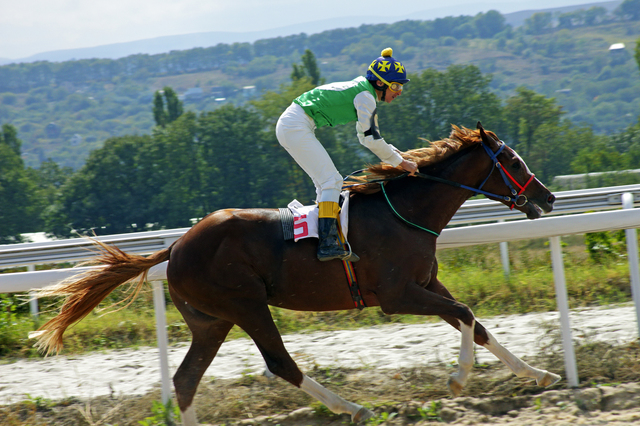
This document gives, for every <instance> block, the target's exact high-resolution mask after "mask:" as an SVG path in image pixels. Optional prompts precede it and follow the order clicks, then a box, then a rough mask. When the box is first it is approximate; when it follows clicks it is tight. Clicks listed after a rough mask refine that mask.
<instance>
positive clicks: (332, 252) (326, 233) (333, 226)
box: [318, 217, 360, 262]
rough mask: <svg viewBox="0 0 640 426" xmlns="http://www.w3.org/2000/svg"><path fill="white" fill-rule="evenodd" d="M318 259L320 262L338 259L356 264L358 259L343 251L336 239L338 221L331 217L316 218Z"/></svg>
mask: <svg viewBox="0 0 640 426" xmlns="http://www.w3.org/2000/svg"><path fill="white" fill-rule="evenodd" d="M318 238H319V240H320V241H319V242H318V259H319V260H321V261H323V262H324V261H326V260H333V259H340V260H346V261H348V262H357V261H358V260H360V258H359V257H358V256H357V255H356V254H355V253H352V252H350V251H347V250H345V249H344V247H343V246H342V244H340V240H339V238H338V221H337V219H335V218H332V217H321V218H318Z"/></svg>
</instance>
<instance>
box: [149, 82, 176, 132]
mask: <svg viewBox="0 0 640 426" xmlns="http://www.w3.org/2000/svg"><path fill="white" fill-rule="evenodd" d="M163 96H164V99H163ZM165 101H166V105H167V107H166V108H165ZM182 113H183V106H182V101H181V100H180V99H178V95H177V94H176V92H175V91H174V90H173V89H172V88H171V87H169V86H165V87H164V88H163V89H162V91H159V90H157V91H156V92H155V94H154V95H153V118H154V120H155V121H156V125H157V126H160V127H165V126H166V125H167V124H169V123H172V122H174V121H176V120H177V119H178V117H180V116H181V115H182Z"/></svg>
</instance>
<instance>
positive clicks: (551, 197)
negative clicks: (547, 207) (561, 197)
mask: <svg viewBox="0 0 640 426" xmlns="http://www.w3.org/2000/svg"><path fill="white" fill-rule="evenodd" d="M555 201H556V196H555V195H553V194H549V198H547V203H549V204H553V203H554V202H555Z"/></svg>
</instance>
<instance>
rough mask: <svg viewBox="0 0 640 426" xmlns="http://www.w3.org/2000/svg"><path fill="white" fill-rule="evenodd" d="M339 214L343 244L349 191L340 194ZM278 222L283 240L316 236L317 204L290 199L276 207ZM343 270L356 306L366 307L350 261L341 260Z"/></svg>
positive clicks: (347, 223) (347, 220)
mask: <svg viewBox="0 0 640 426" xmlns="http://www.w3.org/2000/svg"><path fill="white" fill-rule="evenodd" d="M338 204H339V205H340V215H339V216H338V226H339V228H340V241H341V242H342V244H343V245H345V244H348V243H347V242H346V239H347V232H348V228H349V192H348V191H344V192H342V194H340V201H339V203H338ZM278 212H279V213H280V222H281V223H282V233H283V236H284V239H285V241H288V240H294V241H298V240H300V239H303V238H318V206H317V205H310V206H303V205H302V203H300V202H299V201H298V200H293V201H291V202H290V203H289V204H288V205H287V207H286V208H280V209H278ZM342 264H343V266H344V271H345V274H346V276H347V282H348V283H349V292H350V293H351V298H352V299H353V303H354V305H355V307H356V308H358V309H359V310H362V309H364V308H365V307H366V304H365V303H364V299H363V298H362V295H361V294H360V287H359V286H358V280H357V279H356V273H355V270H354V269H353V264H352V263H351V262H347V261H342Z"/></svg>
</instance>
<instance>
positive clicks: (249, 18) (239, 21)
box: [0, 0, 597, 59]
mask: <svg viewBox="0 0 640 426" xmlns="http://www.w3.org/2000/svg"><path fill="white" fill-rule="evenodd" d="M595 1H597V0H535V1H533V0H446V2H443V1H441V0H440V1H433V0H404V1H402V2H399V3H394V2H390V1H388V0H385V1H383V0H367V1H361V0H347V1H345V0H323V1H322V2H319V1H317V0H313V1H310V0H20V1H17V0H0V58H6V59H18V58H25V57H28V56H31V55H34V54H36V53H42V52H49V51H54V50H63V49H75V48H83V47H95V46H102V45H107V44H113V43H121V42H129V41H136V40H143V39H150V38H155V37H161V36H170V35H180V34H191V33H198V32H210V31H227V32H247V31H262V30H269V29H274V28H280V27H286V26H290V25H294V24H301V23H307V22H314V21H320V20H326V19H333V18H344V17H354V23H353V26H359V25H361V24H362V23H365V22H359V17H363V16H385V17H388V19H389V23H391V22H396V21H398V20H401V19H409V18H410V16H411V14H414V13H418V12H425V11H431V12H433V16H432V17H430V18H420V19H434V18H435V17H443V16H452V15H453V16H457V15H475V14H477V13H478V12H486V11H488V10H492V9H494V10H498V11H500V12H501V13H510V12H516V11H520V10H535V9H542V8H551V7H560V6H567V5H579V4H588V3H593V2H595Z"/></svg>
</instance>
